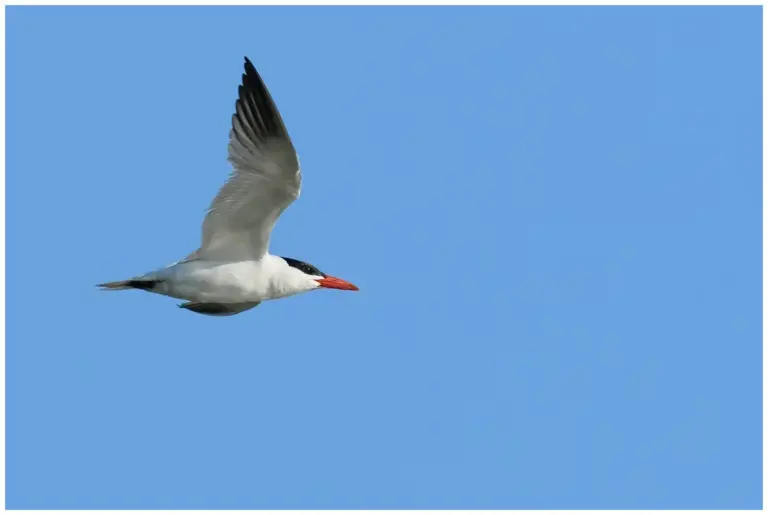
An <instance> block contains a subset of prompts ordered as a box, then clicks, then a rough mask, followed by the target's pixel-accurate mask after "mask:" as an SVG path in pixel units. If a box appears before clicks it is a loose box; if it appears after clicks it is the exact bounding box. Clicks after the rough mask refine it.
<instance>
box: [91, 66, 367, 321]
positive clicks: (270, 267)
mask: <svg viewBox="0 0 768 515" xmlns="http://www.w3.org/2000/svg"><path fill="white" fill-rule="evenodd" d="M244 68H245V71H244V73H243V74H242V80H241V83H240V85H239V87H238V97H237V100H236V101H235V111H234V113H233V115H232V127H231V128H230V132H229V142H228V156H227V160H228V161H229V163H230V165H231V166H232V170H231V172H230V174H229V178H228V180H227V181H226V183H225V184H224V185H223V186H222V187H221V189H220V190H219V192H218V194H217V195H216V196H215V197H214V199H213V201H212V202H211V204H210V206H209V207H208V210H207V212H206V215H205V218H204V221H203V226H202V243H201V245H200V247H199V248H198V249H197V250H195V251H194V252H192V253H191V254H189V255H188V256H187V257H185V258H184V259H182V260H180V261H176V262H174V263H171V264H169V265H167V266H165V267H162V268H159V269H157V270H154V271H152V272H149V273H146V274H143V275H138V276H135V277H133V278H131V279H127V280H123V281H113V282H107V283H103V284H98V285H97V287H99V288H101V290H107V291H115V290H129V289H137V290H143V291H145V292H149V293H155V294H159V295H164V296H167V297H171V298H175V299H180V300H184V301H186V302H184V303H182V304H179V307H180V308H183V309H186V310H189V311H191V312H193V313H199V314H201V315H210V316H231V315H236V314H238V313H242V312H244V311H247V310H249V309H253V308H255V307H256V306H258V305H259V304H261V303H262V302H264V301H266V300H275V299H280V298H284V297H289V296H292V295H297V294H300V293H305V292H309V291H312V290H317V289H320V288H330V289H337V290H347V291H358V290H359V288H358V287H357V286H355V285H354V284H352V283H350V282H347V281H345V280H343V279H339V278H338V277H333V276H330V275H327V274H325V273H323V272H321V271H320V270H319V269H318V268H317V267H315V266H313V265H311V264H309V263H307V262H304V261H300V260H298V259H293V258H288V257H282V256H277V255H273V254H270V253H269V241H270V236H271V234H272V229H273V228H274V226H275V223H276V222H277V219H278V217H279V216H280V215H281V214H282V213H283V211H285V209H286V208H287V207H288V206H289V205H291V204H292V203H293V202H294V201H295V200H296V199H298V198H299V194H300V193H301V177H302V175H301V170H300V166H299V157H298V154H297V152H296V149H295V148H294V146H293V142H292V141H291V138H290V137H289V135H288V131H287V130H286V128H285V124H284V122H283V119H282V117H281V116H280V113H279V111H278V110H277V107H276V106H275V102H274V101H273V99H272V96H271V95H270V94H269V91H268V90H267V87H266V85H265V83H264V81H263V79H262V78H261V76H260V75H259V73H258V72H257V71H256V68H255V67H254V65H253V63H252V62H251V61H250V59H248V57H247V56H246V57H245V64H244Z"/></svg>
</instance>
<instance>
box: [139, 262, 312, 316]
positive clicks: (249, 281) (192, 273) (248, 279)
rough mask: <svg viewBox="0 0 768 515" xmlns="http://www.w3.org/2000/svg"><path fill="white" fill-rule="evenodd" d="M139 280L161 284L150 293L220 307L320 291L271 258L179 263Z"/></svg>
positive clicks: (299, 275) (302, 276) (303, 276)
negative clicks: (149, 280)
mask: <svg viewBox="0 0 768 515" xmlns="http://www.w3.org/2000/svg"><path fill="white" fill-rule="evenodd" d="M143 278H145V279H158V280H160V281H162V282H160V283H159V284H158V285H157V287H156V288H155V289H153V290H152V291H153V292H154V293H159V294H161V295H167V296H169V297H174V298H177V299H184V300H189V301H192V302H204V303H208V302H211V303H220V304H234V303H241V302H261V301H264V300H273V299H280V298H282V297H288V296H290V295H296V294H298V293H303V292H306V291H310V290H314V289H317V288H319V287H320V284H318V282H317V281H316V280H313V279H312V277H311V276H308V275H306V274H304V273H303V272H301V271H299V270H296V269H295V268H291V267H290V266H288V265H287V264H286V263H285V261H284V260H283V259H282V258H281V257H278V256H273V255H271V254H266V255H265V256H263V257H262V258H261V259H259V260H248V261H237V262H214V261H204V260H199V259H198V260H192V261H182V262H179V263H175V264H173V265H170V266H169V267H167V268H163V269H160V270H158V271H156V272H152V273H149V274H147V275H145V276H143ZM317 279H322V277H320V276H318V277H317Z"/></svg>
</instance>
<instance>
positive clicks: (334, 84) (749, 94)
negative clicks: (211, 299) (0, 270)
mask: <svg viewBox="0 0 768 515" xmlns="http://www.w3.org/2000/svg"><path fill="white" fill-rule="evenodd" d="M760 45H761V10H760V8H759V7H751V8H711V7H710V8H649V7H644V8H597V7H592V8H562V7H560V8H554V7H543V8H519V7H518V8H513V7H507V8H503V7H498V8H466V7H465V8H392V7H389V8H384V7H380V8H370V7H369V8H343V7H335V8H318V7H315V8H307V7H285V8H276V7H269V8H265V7H251V8H247V7H242V8H135V7H134V8H84V7H79V8H50V7H45V8H42V7H34V8H20V7H10V8H8V11H7V221H8V222H7V224H8V225H7V243H8V245H7V347H6V357H7V401H6V403H7V412H6V414H7V469H6V470H7V507H8V508H16V509H20V508H73V509H74V508H760V507H761V497H762V494H761V484H762V478H761V454H762V447H761V434H762V430H761V416H762V412H761V402H762V399H761V373H762V369H761V363H762V354H761V221H760V220H761V217H760V215H761V186H762V184H761V139H762V136H761V130H762V129H761V108H762V104H761V93H762V91H761V51H760ZM244 55H247V56H249V57H250V58H251V60H252V61H253V62H254V64H255V65H256V67H257V68H258V70H259V71H260V73H261V74H262V76H263V77H264V79H265V81H266V82H267V85H268V87H269V88H270V90H271V92H272V94H273V96H274V97H275V100H276V102H277V104H278V107H279V108H280V110H281V112H282V114H283V117H284V118H285V121H286V124H287V126H288V130H289V131H290V133H291V135H292V137H293V140H294V143H295V145H296V147H297V148H298V150H299V155H300V157H301V164H302V168H303V172H304V190H303V193H302V197H301V199H300V201H299V202H297V203H295V204H294V205H293V206H292V207H291V208H289V210H288V211H287V212H286V213H285V214H284V216H283V217H282V218H281V219H280V221H279V223H278V225H277V228H276V232H275V233H274V237H273V239H272V251H273V252H274V253H276V254H279V255H283V256H289V257H294V258H298V259H302V260H305V261H309V262H310V263H312V264H314V265H316V266H318V267H319V268H320V269H322V270H324V271H326V272H327V273H329V274H332V275H337V276H339V277H342V278H344V279H348V280H350V281H352V282H354V283H356V284H358V285H359V286H360V287H361V291H360V292H358V293H354V294H353V293H348V292H338V291H326V292H313V293H310V294H306V295H302V296H297V297H293V298H290V299H286V300H281V301H279V302H269V303H264V304H262V305H261V306H260V307H258V308H257V309H255V310H253V311H249V312H246V313H244V314H242V315H238V316H236V317H231V318H223V319H222V318H210V317H203V316H199V315H196V314H193V313H190V312H187V311H185V310H180V309H178V308H176V301H174V300H173V299H168V298H164V297H160V296H153V295H149V294H146V293H143V292H120V293H103V292H100V291H97V289H96V288H94V286H93V285H95V284H96V283H99V282H104V281H109V280H117V279H123V278H126V277H129V276H131V275H134V274H138V273H141V272H145V271H148V270H151V269H154V268H156V267H158V266H162V265H165V264H167V263H169V262H171V261H174V260H176V259H179V258H181V257H183V256H184V255H186V254H187V253H188V252H190V251H192V250H194V249H195V248H196V247H197V245H198V243H199V238H200V223H201V221H202V216H203V214H204V210H205V208H206V207H207V205H208V203H209V201H210V200H211V198H212V197H213V196H214V194H215V193H216V191H217V189H218V187H219V186H220V185H221V184H222V183H223V181H224V179H225V178H226V176H227V174H228V171H229V169H228V165H227V162H226V142H227V136H228V131H229V122H230V116H231V114H232V110H233V108H234V100H235V95H236V90H237V85H238V83H239V80H240V74H241V71H242V62H243V56H244Z"/></svg>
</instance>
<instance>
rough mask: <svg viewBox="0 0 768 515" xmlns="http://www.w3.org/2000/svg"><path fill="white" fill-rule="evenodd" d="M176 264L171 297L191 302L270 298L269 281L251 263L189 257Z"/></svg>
mask: <svg viewBox="0 0 768 515" xmlns="http://www.w3.org/2000/svg"><path fill="white" fill-rule="evenodd" d="M177 266H178V267H179V269H178V270H176V271H175V272H176V273H174V274H173V275H174V277H173V279H172V281H170V284H169V294H170V296H172V297H178V298H182V299H187V300H191V301H194V302H220V303H233V302H259V301H262V300H265V299H268V298H270V295H269V289H270V288H269V284H268V282H267V281H265V280H264V279H263V276H262V274H260V273H259V270H258V267H257V266H255V265H254V264H251V263H247V262H241V263H220V264H217V263H209V262H202V261H192V262H187V263H182V264H180V265H177Z"/></svg>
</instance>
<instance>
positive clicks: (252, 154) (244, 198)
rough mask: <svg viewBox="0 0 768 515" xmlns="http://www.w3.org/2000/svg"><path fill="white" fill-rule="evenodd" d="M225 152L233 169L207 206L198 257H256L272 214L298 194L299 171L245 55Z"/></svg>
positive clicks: (265, 241)
mask: <svg viewBox="0 0 768 515" xmlns="http://www.w3.org/2000/svg"><path fill="white" fill-rule="evenodd" d="M228 153H229V155H228V160H229V162H230V163H231V164H232V167H233V170H232V173H231V174H230V176H229V179H228V181H227V182H226V184H224V186H222V188H221V190H220V191H219V193H218V195H216V197H215V198H214V199H213V202H211V205H210V207H209V209H208V214H207V215H206V218H205V221H204V222H203V243H202V246H201V248H200V250H199V252H198V256H199V258H201V259H207V260H211V261H240V260H245V259H258V258H260V257H262V256H263V255H264V254H266V252H267V250H268V248H269V239H270V235H271V233H272V228H273V227H274V224H275V222H276V221H277V218H278V217H279V216H280V214H281V213H282V212H283V211H284V210H285V208H287V207H288V206H289V205H290V204H291V202H293V201H294V200H296V199H297V198H298V197H299V193H300V191H301V172H300V171H299V159H298V156H297V155H296V150H295V149H294V147H293V143H292V142H291V139H290V137H289V136H288V131H287V130H286V128H285V124H284V123H283V119H282V117H281V116H280V113H279V111H278V110H277V107H276V106H275V103H274V101H273V100H272V97H271V96H270V94H269V91H268V90H267V87H266V85H265V84H264V81H263V80H262V79H261V76H259V74H258V72H257V71H256V68H254V66H253V64H252V63H251V61H250V60H249V59H248V58H247V57H246V58H245V73H244V74H243V78H242V84H241V85H240V87H239V88H238V99H237V101H236V102H235V112H234V114H233V115H232V128H231V130H230V133H229V147H228Z"/></svg>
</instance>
